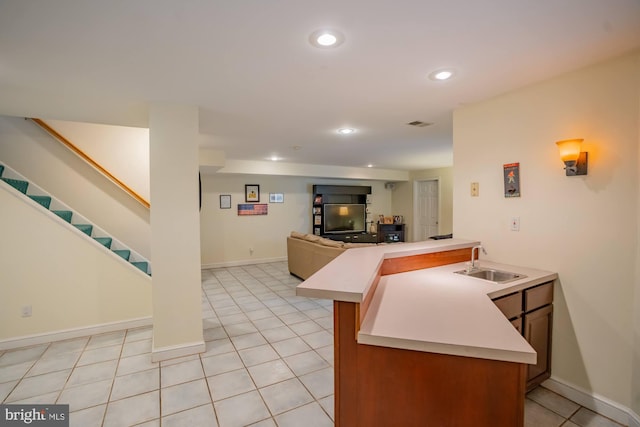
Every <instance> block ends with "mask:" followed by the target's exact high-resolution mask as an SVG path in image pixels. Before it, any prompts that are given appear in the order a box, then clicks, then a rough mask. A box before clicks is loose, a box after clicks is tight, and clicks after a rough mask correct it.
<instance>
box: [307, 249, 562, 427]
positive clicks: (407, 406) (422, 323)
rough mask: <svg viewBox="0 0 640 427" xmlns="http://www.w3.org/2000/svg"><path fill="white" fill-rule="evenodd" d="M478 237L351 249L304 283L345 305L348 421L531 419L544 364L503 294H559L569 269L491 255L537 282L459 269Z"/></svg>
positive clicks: (338, 352) (343, 393)
mask: <svg viewBox="0 0 640 427" xmlns="http://www.w3.org/2000/svg"><path fill="white" fill-rule="evenodd" d="M478 244H479V242H475V241H469V240H461V239H446V240H437V241H425V242H415V243H400V244H393V245H379V246H372V247H365V248H358V249H350V250H349V251H345V252H344V253H343V254H341V255H340V256H338V257H337V258H336V259H334V260H333V261H331V262H330V263H329V264H328V265H326V266H325V267H324V268H322V269H321V270H319V271H318V272H317V273H315V274H314V275H312V276H311V277H310V278H309V279H307V280H306V281H304V282H303V283H301V284H300V285H299V286H298V288H297V294H298V295H301V296H306V297H313V298H326V299H332V300H334V357H335V363H334V368H335V423H336V426H337V427H340V426H342V427H346V426H348V427H356V426H363V427H364V426H367V427H368V426H392V425H402V426H425V425H434V426H474V427H478V426H496V425H500V426H514V427H515V426H522V425H523V421H524V395H525V388H526V385H527V369H528V366H529V365H532V366H535V365H536V363H537V362H538V363H539V361H537V357H536V351H535V350H534V349H533V348H532V347H531V345H529V343H527V341H526V340H525V339H524V338H523V336H522V335H521V334H520V332H518V330H517V327H518V326H516V327H515V328H514V325H515V323H512V322H510V320H509V319H508V318H510V317H511V316H510V315H508V316H506V317H505V314H506V311H505V309H503V308H501V307H500V308H499V306H500V305H499V304H498V303H497V302H496V303H494V301H492V300H498V301H502V300H504V301H512V300H513V301H516V305H517V304H518V303H517V301H518V300H517V298H520V300H519V301H520V305H521V307H520V308H521V309H522V301H523V299H522V296H521V295H525V294H526V292H528V291H529V290H531V289H538V288H542V287H543V286H542V285H544V288H545V290H546V289H547V286H548V287H549V288H550V289H551V290H552V283H553V281H554V280H555V279H556V278H557V275H556V274H555V273H551V272H547V271H541V270H534V269H530V268H523V267H514V266H504V265H501V264H496V263H489V262H486V261H481V262H480V266H481V267H490V268H495V269H500V270H507V271H511V272H516V273H519V274H520V275H521V276H526V277H522V278H518V279H516V280H513V281H509V282H508V283H501V284H498V283H494V282H489V281H486V280H481V279H477V278H474V277H468V276H465V275H461V274H457V273H456V272H457V271H460V270H463V269H464V268H465V266H466V262H467V261H469V259H470V256H471V248H472V247H474V246H476V245H478ZM538 294H539V292H537V291H536V293H535V295H538ZM532 295H534V294H533V293H532ZM532 301H533V299H532ZM497 304H498V305H497ZM519 316H520V313H518V314H517V315H516V317H515V319H514V320H517V319H520V321H522V319H521V318H520V317H519ZM523 317H524V316H523ZM549 318H550V317H549ZM549 325H550V323H549Z"/></svg>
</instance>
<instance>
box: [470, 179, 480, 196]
mask: <svg viewBox="0 0 640 427" xmlns="http://www.w3.org/2000/svg"><path fill="white" fill-rule="evenodd" d="M479 195H480V183H479V182H472V183H471V197H478V196H479Z"/></svg>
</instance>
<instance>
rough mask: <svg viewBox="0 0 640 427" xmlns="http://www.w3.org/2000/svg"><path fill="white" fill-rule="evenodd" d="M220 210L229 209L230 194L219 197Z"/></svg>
mask: <svg viewBox="0 0 640 427" xmlns="http://www.w3.org/2000/svg"><path fill="white" fill-rule="evenodd" d="M220 209H231V194H221V195H220Z"/></svg>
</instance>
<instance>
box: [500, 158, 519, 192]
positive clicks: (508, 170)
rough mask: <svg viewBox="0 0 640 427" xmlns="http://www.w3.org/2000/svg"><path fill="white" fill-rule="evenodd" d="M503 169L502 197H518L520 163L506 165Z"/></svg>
mask: <svg viewBox="0 0 640 427" xmlns="http://www.w3.org/2000/svg"><path fill="white" fill-rule="evenodd" d="M503 169H504V197H520V163H507V164H506V165H504V167H503Z"/></svg>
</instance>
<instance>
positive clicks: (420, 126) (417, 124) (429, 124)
mask: <svg viewBox="0 0 640 427" xmlns="http://www.w3.org/2000/svg"><path fill="white" fill-rule="evenodd" d="M407 124H408V125H409V126H415V127H419V128H423V127H427V126H431V125H432V124H433V123H428V122H422V121H420V120H414V121H413V122H409V123H407Z"/></svg>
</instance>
